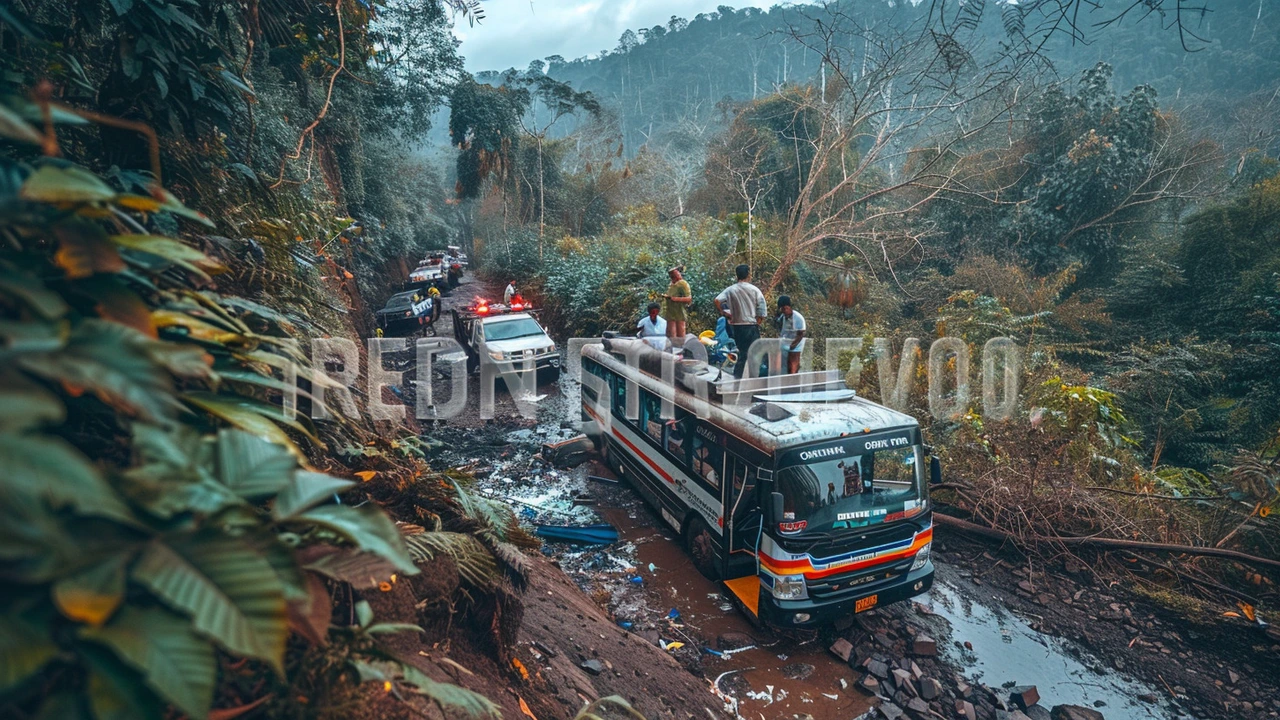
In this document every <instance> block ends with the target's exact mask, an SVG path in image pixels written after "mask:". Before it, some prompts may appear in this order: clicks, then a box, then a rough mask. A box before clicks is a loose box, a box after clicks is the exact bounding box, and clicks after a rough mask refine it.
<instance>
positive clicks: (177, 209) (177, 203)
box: [151, 188, 217, 227]
mask: <svg viewBox="0 0 1280 720" xmlns="http://www.w3.org/2000/svg"><path fill="white" fill-rule="evenodd" d="M151 194H152V195H154V196H156V197H158V198H160V199H161V200H163V201H164V204H163V205H161V206H160V209H161V210H164V211H165V212H170V213H173V214H174V215H177V216H179V217H184V218H186V219H188V220H195V221H196V222H198V223H200V224H201V225H206V226H208V227H217V226H216V225H214V223H213V221H212V220H210V219H209V218H208V217H207V216H206V215H205V214H204V213H202V212H199V211H196V210H192V209H191V208H189V207H187V206H186V205H183V204H182V201H181V200H179V199H178V198H176V197H174V196H173V193H171V192H169V191H168V190H165V189H164V188H152V189H151Z"/></svg>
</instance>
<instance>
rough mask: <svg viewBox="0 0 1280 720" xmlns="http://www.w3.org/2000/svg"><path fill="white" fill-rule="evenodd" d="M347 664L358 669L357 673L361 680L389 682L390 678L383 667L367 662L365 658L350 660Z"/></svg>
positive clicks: (363, 681)
mask: <svg viewBox="0 0 1280 720" xmlns="http://www.w3.org/2000/svg"><path fill="white" fill-rule="evenodd" d="M347 664H348V665H350V666H351V668H352V669H353V670H355V671H356V675H357V676H358V677H359V678H360V682H362V683H367V682H387V681H388V680H390V678H389V677H387V674H386V673H385V672H383V671H382V669H381V668H379V667H375V666H374V665H372V664H370V663H367V662H365V661H363V660H354V659H353V660H348V661H347Z"/></svg>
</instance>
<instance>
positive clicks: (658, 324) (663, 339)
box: [636, 302, 668, 350]
mask: <svg viewBox="0 0 1280 720" xmlns="http://www.w3.org/2000/svg"><path fill="white" fill-rule="evenodd" d="M648 309H649V314H648V315H645V316H644V317H642V318H640V322H638V323H636V328H637V330H639V332H637V333H636V337H639V338H641V339H642V340H644V341H645V342H647V343H649V345H651V346H652V347H654V348H656V349H658V350H662V349H663V348H665V347H666V345H667V326H668V323H667V321H666V320H664V319H662V318H661V317H659V316H658V310H659V307H658V303H656V302H651V303H649V308H648Z"/></svg>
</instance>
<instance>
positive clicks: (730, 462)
mask: <svg viewBox="0 0 1280 720" xmlns="http://www.w3.org/2000/svg"><path fill="white" fill-rule="evenodd" d="M725 473H726V477H728V478H729V479H730V481H729V482H726V483H725V495H726V497H725V529H726V530H727V537H728V542H727V543H726V548H727V552H726V556H727V558H728V561H729V563H728V564H729V567H728V571H729V572H728V577H736V576H738V575H747V574H750V575H755V574H756V551H757V549H758V547H759V544H760V533H761V529H762V526H761V520H762V515H761V514H760V501H759V498H758V497H757V494H756V484H757V482H758V481H759V470H758V467H757V466H756V465H755V464H753V463H750V462H747V461H746V460H743V459H742V458H740V457H738V456H737V455H734V454H733V453H732V452H729V453H725Z"/></svg>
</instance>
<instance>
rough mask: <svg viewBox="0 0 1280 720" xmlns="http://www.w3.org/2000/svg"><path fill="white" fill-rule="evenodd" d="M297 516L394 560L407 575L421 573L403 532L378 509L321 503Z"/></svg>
mask: <svg viewBox="0 0 1280 720" xmlns="http://www.w3.org/2000/svg"><path fill="white" fill-rule="evenodd" d="M298 519H299V520H303V521H306V522H313V523H315V524H317V525H319V526H321V527H324V528H327V529H329V530H332V531H333V532H336V533H338V534H339V535H341V536H343V537H345V538H346V539H348V540H350V541H351V542H353V543H355V545H356V547H359V548H360V549H361V550H366V551H368V552H371V553H376V554H378V555H381V556H382V557H384V558H386V559H387V560H390V561H391V562H393V563H395V565H396V567H397V568H398V569H400V570H401V571H402V572H404V573H406V574H409V575H415V574H417V572H418V568H417V567H415V566H414V564H413V559H412V558H410V557H409V551H408V550H406V549H405V547H404V538H402V537H401V536H400V531H399V530H396V526H395V525H394V524H392V522H391V520H390V518H388V517H387V516H386V515H385V514H383V512H382V510H380V509H378V508H375V507H370V506H365V507H359V508H354V507H351V506H350V505H322V506H320V507H318V508H315V509H313V510H310V511H308V512H305V513H303V514H302V515H299V516H298Z"/></svg>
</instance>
